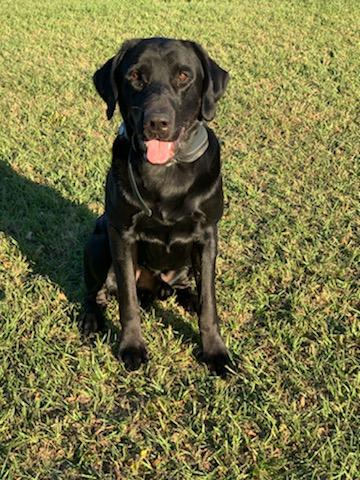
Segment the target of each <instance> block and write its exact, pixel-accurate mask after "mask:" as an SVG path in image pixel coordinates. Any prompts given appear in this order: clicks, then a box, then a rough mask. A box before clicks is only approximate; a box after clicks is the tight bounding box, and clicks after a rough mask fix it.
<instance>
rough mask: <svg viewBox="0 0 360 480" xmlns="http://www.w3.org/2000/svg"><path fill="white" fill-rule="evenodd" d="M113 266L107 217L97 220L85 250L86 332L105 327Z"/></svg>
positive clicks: (82, 323)
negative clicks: (105, 314)
mask: <svg viewBox="0 0 360 480" xmlns="http://www.w3.org/2000/svg"><path fill="white" fill-rule="evenodd" d="M110 266H111V253H110V246H109V239H108V235H107V229H106V218H105V217H104V216H102V217H100V218H98V219H97V221H96V226H95V229H94V232H93V234H92V235H91V237H90V239H89V240H88V242H87V244H86V246H85V251H84V278H85V285H86V290H87V292H86V297H85V304H84V311H83V314H82V315H81V318H80V322H79V325H80V329H81V330H82V332H83V333H84V334H89V333H91V332H96V331H99V330H102V329H103V328H104V327H105V322H104V316H103V311H104V309H105V306H106V301H107V289H106V280H107V276H108V273H109V269H110Z"/></svg>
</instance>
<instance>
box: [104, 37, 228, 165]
mask: <svg viewBox="0 0 360 480" xmlns="http://www.w3.org/2000/svg"><path fill="white" fill-rule="evenodd" d="M227 82H228V74H227V72H225V71H224V70H223V69H221V68H220V67H219V66H218V65H217V64H216V63H215V62H214V61H213V60H211V59H210V58H209V56H208V55H207V54H206V53H205V51H204V50H203V49H202V48H201V47H200V46H199V45H198V44H196V43H194V42H189V41H181V40H171V39H164V38H150V39H144V40H130V41H128V42H125V44H124V45H123V46H122V48H121V49H120V51H119V53H118V54H117V55H116V56H115V57H113V58H111V59H110V60H108V61H107V62H106V63H105V65H104V66H103V67H101V68H100V69H99V70H98V71H97V72H96V73H95V75H94V83H95V86H96V89H97V91H98V92H99V94H100V95H101V97H102V98H103V99H104V100H105V102H106V103H107V116H108V118H111V117H112V115H113V113H114V110H115V107H116V103H118V104H119V107H120V111H121V114H122V117H123V119H124V122H125V124H126V128H127V132H128V134H129V135H131V136H132V137H134V140H135V142H136V145H137V147H138V148H140V149H142V150H143V151H144V153H145V154H146V155H145V158H146V159H147V160H148V161H149V162H150V163H153V164H166V163H167V162H168V161H169V160H170V159H171V158H172V157H173V156H174V155H175V153H176V151H177V149H179V148H181V144H182V142H185V141H186V139H187V137H188V135H189V132H190V131H191V128H192V126H193V125H194V124H195V122H196V121H197V120H201V119H204V120H206V121H209V120H211V119H212V118H213V117H214V115H215V104H216V102H217V101H218V100H219V98H220V97H221V96H222V95H223V93H224V91H225V88H226V85H227Z"/></svg>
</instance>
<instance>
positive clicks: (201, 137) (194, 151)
mask: <svg viewBox="0 0 360 480" xmlns="http://www.w3.org/2000/svg"><path fill="white" fill-rule="evenodd" d="M119 136H120V137H124V138H126V139H127V140H130V139H129V137H128V134H127V131H126V127H125V124H124V123H122V124H121V125H120V127H119ZM208 146H209V137H208V132H207V130H206V128H205V126H204V124H203V123H202V122H199V125H198V128H197V129H196V130H195V131H194V133H193V134H192V136H191V137H190V139H189V140H188V142H187V143H186V145H185V149H183V150H182V152H181V153H180V152H179V153H178V154H177V155H176V156H175V157H174V158H173V159H172V160H170V162H169V163H167V164H166V166H169V165H173V164H174V163H193V162H195V161H196V160H198V159H199V158H200V157H201V156H202V155H203V154H204V153H205V152H206V150H207V148H208ZM133 149H134V150H135V148H134V145H133V142H132V141H131V147H130V149H129V154H128V174H129V180H130V185H131V188H132V191H133V193H134V195H135V197H136V198H137V200H138V202H139V203H140V205H141V209H142V211H143V212H144V213H145V214H146V215H147V216H148V217H151V216H152V210H151V208H149V206H148V205H147V203H146V202H145V200H144V199H143V197H142V195H141V193H140V191H139V188H138V186H137V184H136V180H135V175H134V170H133V166H132V161H131V153H132V150H133ZM166 166H164V167H165V168H166Z"/></svg>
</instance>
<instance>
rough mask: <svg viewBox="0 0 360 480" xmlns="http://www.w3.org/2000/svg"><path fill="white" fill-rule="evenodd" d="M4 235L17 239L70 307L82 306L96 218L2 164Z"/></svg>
mask: <svg viewBox="0 0 360 480" xmlns="http://www.w3.org/2000/svg"><path fill="white" fill-rule="evenodd" d="M0 198H1V211H0V230H1V231H3V232H4V233H5V234H6V235H7V236H10V237H12V238H13V239H14V240H15V241H16V243H17V245H18V247H19V249H20V250H21V253H22V254H23V255H24V256H26V258H27V260H28V261H29V262H30V263H31V266H32V271H33V273H34V274H38V275H42V276H45V277H48V278H49V279H50V280H51V281H52V282H54V283H56V284H57V285H58V286H59V287H60V288H61V289H62V290H63V292H64V293H65V295H66V296H67V298H68V299H69V301H71V302H79V301H82V294H83V289H82V284H83V282H82V251H83V245H84V242H85V240H86V238H87V236H88V235H89V234H90V233H91V231H92V228H93V224H94V221H95V218H96V217H95V215H94V214H93V213H92V212H90V211H89V209H88V208H87V207H85V206H83V205H79V204H76V203H74V202H71V201H70V200H66V199H65V198H63V197H62V196H61V195H60V194H59V193H57V192H56V191H55V190H54V189H52V188H50V187H48V186H46V185H41V184H37V183H34V182H32V181H31V180H28V179H27V178H25V177H23V176H21V175H19V174H17V173H16V172H15V171H14V170H13V169H12V168H11V167H10V166H9V165H8V164H7V163H6V162H4V161H2V160H0Z"/></svg>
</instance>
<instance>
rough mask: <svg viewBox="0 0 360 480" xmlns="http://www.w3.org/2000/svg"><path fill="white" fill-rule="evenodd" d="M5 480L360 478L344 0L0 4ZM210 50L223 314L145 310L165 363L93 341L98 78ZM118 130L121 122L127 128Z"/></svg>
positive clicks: (353, 119)
mask: <svg viewBox="0 0 360 480" xmlns="http://www.w3.org/2000/svg"><path fill="white" fill-rule="evenodd" d="M0 20H1V25H2V28H1V32H0V38H1V45H2V48H1V57H2V62H1V66H0V72H1V75H0V93H1V95H0V111H1V114H2V118H3V121H2V128H1V130H0V156H1V158H0V169H1V174H0V195H1V210H0V230H1V231H2V233H1V236H0V242H1V244H0V288H1V297H0V317H1V328H0V356H1V363H0V478H1V479H4V480H10V479H11V480H12V479H29V480H30V479H31V480H33V479H41V480H45V479H60V478H61V479H78V478H79V479H80V478H82V479H115V480H119V479H123V478H127V479H135V478H136V479H138V478H145V479H155V478H156V479H166V480H168V479H189V480H190V479H195V478H204V479H209V480H210V479H226V480H231V479H234V480H235V479H236V480H238V479H250V478H254V479H265V480H266V479H316V480H317V479H326V480H327V479H338V480H340V479H341V480H342V479H349V480H354V479H356V478H359V471H360V465H359V463H360V462H359V456H360V454H359V398H360V397H359V394H360V391H359V390H360V389H359V370H358V365H359V363H358V361H359V359H358V357H356V349H357V348H358V346H359V290H358V287H359V284H358V283H357V282H358V279H359V277H358V272H359V260H360V259H359V247H358V245H359V243H358V241H359V223H358V220H359V186H360V185H359V100H360V98H359V96H360V76H359V67H360V62H359V59H360V48H359V26H360V9H359V4H358V2H357V1H356V0H353V1H352V0H348V1H345V0H343V1H341V0H338V1H328V2H323V1H320V0H319V1H310V0H309V1H295V0H294V1H283V2H280V1H270V0H269V1H267V0H253V1H243V0H242V1H239V2H225V1H218V2H213V1H206V2H205V1H202V0H199V1H187V2H185V1H184V2H179V1H176V2H175V1H172V0H171V1H166V2H165V1H156V0H155V1H152V2H150V1H148V0H139V1H138V2H130V1H129V0H123V1H121V2H120V1H118V2H115V1H112V2H101V1H98V0H90V1H88V2H84V1H79V2H74V1H70V0H59V1H55V2H50V1H43V2H32V1H30V0H23V1H22V2H10V1H7V0H2V1H1V13H0ZM153 35H163V36H171V37H177V38H190V39H195V40H197V41H199V42H200V43H202V44H203V45H204V46H205V47H206V48H207V49H208V50H209V52H210V53H211V55H212V56H213V57H214V58H216V60H217V61H218V62H219V63H220V64H221V65H222V66H223V67H224V68H226V69H228V70H229V71H230V73H231V77H232V80H231V83H230V85H229V90H228V92H227V95H226V97H225V98H224V100H223V101H222V102H221V105H220V107H219V112H218V116H217V119H216V121H215V122H213V127H214V128H215V129H216V131H217V133H218V135H219V137H220V138H221V139H222V142H223V173H224V179H225V194H226V200H227V209H226V213H225V216H224V219H223V221H222V223H221V227H220V257H219V261H218V277H217V287H218V300H219V310H220V314H221V317H222V319H223V323H222V331H223V334H224V337H225V339H226V343H227V345H228V346H229V348H230V349H231V351H232V354H233V358H234V361H235V364H236V372H235V373H234V374H233V375H232V376H231V377H230V378H228V379H227V380H226V381H223V380H221V379H218V378H215V377H212V376H210V375H209V373H208V371H207V370H206V368H205V367H204V366H203V365H202V364H199V363H197V361H196V359H195V357H194V351H196V350H197V349H198V343H197V342H198V335H197V327H196V320H195V319H194V318H190V317H189V316H187V315H186V314H185V313H184V312H183V311H181V310H180V309H179V308H178V307H177V306H176V305H175V304H174V303H173V301H172V300H170V301H168V302H167V303H162V304H158V305H156V306H155V307H154V309H153V311H151V312H150V313H149V314H144V315H143V325H144V335H145V338H146V340H147V343H148V346H149V350H150V354H151V361H150V362H149V364H148V365H147V366H146V367H145V368H143V369H142V370H140V371H139V372H135V373H127V372H126V371H125V370H124V367H123V365H121V364H119V363H118V362H117V361H116V360H115V358H114V355H113V350H114V348H115V346H116V339H117V337H118V335H119V330H118V328H119V325H118V316H117V312H116V306H115V304H112V305H111V308H110V311H109V318H111V319H113V320H114V330H113V331H112V332H111V333H110V332H109V334H108V335H107V336H106V337H104V338H98V339H97V340H96V342H95V344H94V345H92V344H87V343H84V341H83V340H82V339H81V338H80V336H79V333H78V330H77V328H76V321H75V319H76V315H77V314H78V311H79V308H80V302H81V298H82V294H83V286H82V246H83V244H84V241H85V239H86V237H87V235H88V234H89V233H90V231H91V228H92V224H93V221H94V219H95V217H96V215H97V214H98V213H99V212H100V211H101V209H102V204H103V186H104V179H105V174H106V171H107V169H108V166H109V162H110V148H111V143H112V139H113V137H114V134H115V131H116V127H117V122H114V123H111V124H109V123H107V121H106V120H105V108H104V105H103V103H102V102H101V100H100V99H99V98H98V97H97V95H96V93H95V91H94V88H93V86H92V81H91V76H92V73H93V72H94V71H95V69H96V68H97V67H98V66H99V65H100V64H102V62H104V61H105V60H106V59H107V58H108V57H109V56H111V55H112V54H113V53H114V52H115V51H116V49H117V46H118V45H119V44H120V43H121V42H122V41H123V40H125V39H127V38H131V37H143V36H153ZM117 121H118V120H117Z"/></svg>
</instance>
